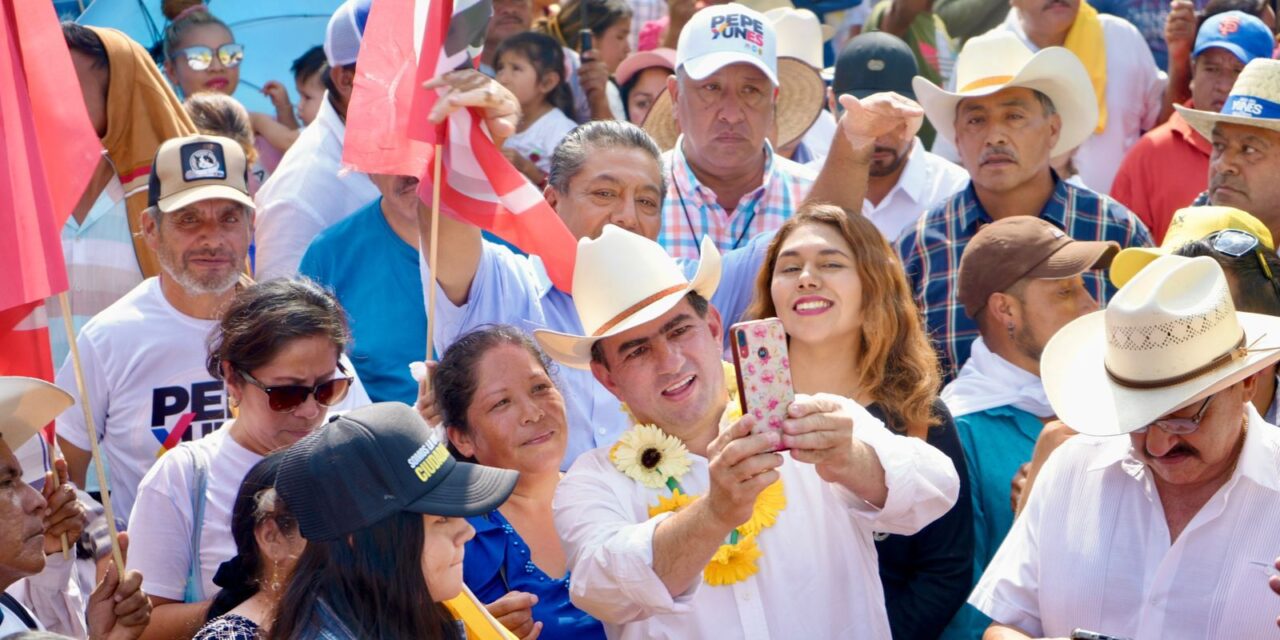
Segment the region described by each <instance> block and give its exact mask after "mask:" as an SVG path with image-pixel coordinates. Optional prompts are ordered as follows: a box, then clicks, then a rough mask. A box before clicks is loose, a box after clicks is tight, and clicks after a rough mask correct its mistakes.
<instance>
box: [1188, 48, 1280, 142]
mask: <svg viewBox="0 0 1280 640" xmlns="http://www.w3.org/2000/svg"><path fill="white" fill-rule="evenodd" d="M1173 108H1175V109H1177V110H1178V113H1180V114H1182V117H1183V118H1184V119H1186V121H1187V124H1189V125H1191V127H1192V128H1194V129H1195V130H1196V131H1199V132H1200V135H1202V136H1204V137H1205V138H1207V139H1208V138H1212V137H1213V127H1214V125H1216V124H1218V123H1219V122H1226V123H1230V124H1242V125H1245V126H1248V127H1259V128H1262V129H1271V130H1272V131H1280V60H1271V59H1266V58H1256V59H1254V60H1253V61H1252V62H1250V63H1249V64H1247V65H1245V67H1244V70H1242V71H1241V72H1240V75H1239V77H1237V78H1236V83H1235V84H1233V85H1231V93H1230V94H1229V95H1227V102H1226V103H1225V104H1223V105H1222V112H1221V113H1214V112H1212V111H1201V110H1199V109H1188V108H1186V107H1184V106H1182V105H1178V104H1175V105H1173Z"/></svg>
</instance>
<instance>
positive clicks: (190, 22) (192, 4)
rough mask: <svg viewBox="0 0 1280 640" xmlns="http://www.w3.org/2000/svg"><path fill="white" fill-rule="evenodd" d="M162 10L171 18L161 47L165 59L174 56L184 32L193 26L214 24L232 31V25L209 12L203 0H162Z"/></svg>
mask: <svg viewBox="0 0 1280 640" xmlns="http://www.w3.org/2000/svg"><path fill="white" fill-rule="evenodd" d="M160 11H162V12H163V13H164V17H165V18H166V19H168V20H169V23H168V24H166V25H165V26H164V39H163V48H162V49H161V52H162V53H163V54H164V59H165V60H170V59H172V58H173V54H174V51H176V50H177V49H178V43H179V42H181V41H182V34H184V33H186V32H187V30H189V29H191V28H192V27H198V26H201V25H206V24H212V25H217V26H219V27H222V28H223V29H226V30H227V33H231V27H228V26H227V23H225V22H223V21H221V20H219V19H218V18H216V17H215V16H214V15H213V14H212V13H209V7H207V6H205V4H204V2H202V1H201V0H161V2H160Z"/></svg>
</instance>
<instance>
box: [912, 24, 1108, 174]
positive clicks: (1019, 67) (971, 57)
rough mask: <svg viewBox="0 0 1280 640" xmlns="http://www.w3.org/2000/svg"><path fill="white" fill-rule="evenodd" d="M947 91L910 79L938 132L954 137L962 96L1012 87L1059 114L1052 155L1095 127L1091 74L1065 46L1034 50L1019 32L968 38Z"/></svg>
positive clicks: (1095, 104) (1077, 142)
mask: <svg viewBox="0 0 1280 640" xmlns="http://www.w3.org/2000/svg"><path fill="white" fill-rule="evenodd" d="M955 83H956V85H955V86H957V87H959V90H958V91H955V92H951V91H947V90H945V89H942V88H941V87H939V86H938V85H935V84H933V83H932V82H930V81H929V80H928V79H927V78H925V77H923V76H916V77H915V78H913V79H912V81H911V85H912V87H914V88H915V91H916V98H917V100H918V101H919V103H920V106H922V107H924V113H925V115H926V116H928V117H929V122H931V123H933V128H934V129H936V130H937V131H938V135H939V136H941V137H943V138H945V139H947V140H951V141H953V142H954V141H955V139H956V128H955V120H956V107H957V106H958V105H959V104H960V101H961V100H963V99H965V98H972V97H979V96H987V95H991V94H993V93H995V92H997V91H1000V90H1002V89H1008V88H1010V87H1025V88H1027V89H1035V90H1036V91H1039V92H1040V93H1043V94H1045V95H1046V96H1048V97H1049V99H1050V100H1052V101H1053V106H1054V107H1056V108H1057V111H1058V114H1059V115H1060V116H1061V117H1062V130H1061V131H1060V132H1059V133H1058V143H1057V144H1056V145H1054V147H1053V150H1052V151H1051V155H1053V156H1054V157H1057V156H1060V155H1062V154H1064V153H1067V152H1068V151H1071V150H1072V149H1075V148H1076V147H1078V146H1080V143H1082V142H1084V141H1085V140H1086V139H1088V137H1089V136H1090V135H1093V129H1094V127H1096V126H1097V125H1098V102H1097V98H1096V97H1094V93H1093V84H1092V83H1091V82H1090V81H1089V72H1088V71H1085V68H1084V64H1082V63H1081V62H1080V59H1079V58H1077V57H1076V54H1074V53H1071V52H1070V51H1068V50H1066V49H1064V48H1063V47H1046V48H1044V49H1041V50H1040V51H1038V52H1036V53H1032V52H1031V50H1030V49H1028V48H1027V46H1026V45H1025V44H1023V43H1022V41H1021V40H1019V39H1018V36H1016V35H1014V34H1012V33H1007V32H1001V33H989V34H986V35H982V36H978V37H976V38H973V39H972V40H969V42H968V43H967V44H965V46H964V49H963V50H961V51H960V57H959V59H958V60H957V61H956V75H955Z"/></svg>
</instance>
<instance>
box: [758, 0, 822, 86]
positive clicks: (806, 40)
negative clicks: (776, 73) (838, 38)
mask: <svg viewBox="0 0 1280 640" xmlns="http://www.w3.org/2000/svg"><path fill="white" fill-rule="evenodd" d="M790 5H791V3H787V4H786V5H784V6H780V7H775V8H772V9H769V10H767V11H764V12H763V13H764V17H765V18H766V19H767V20H768V21H769V22H771V23H773V31H774V33H777V34H778V57H779V58H784V57H785V58H796V59H797V60H800V61H801V62H803V63H805V64H807V65H809V66H811V67H813V68H814V69H817V70H819V72H821V70H822V45H823V43H824V42H826V40H827V38H830V37H831V34H830V32H831V27H830V26H828V25H825V24H822V21H820V20H818V16H817V15H814V13H813V12H812V11H810V10H808V9H796V8H795V7H793V6H790ZM819 77H821V74H819Z"/></svg>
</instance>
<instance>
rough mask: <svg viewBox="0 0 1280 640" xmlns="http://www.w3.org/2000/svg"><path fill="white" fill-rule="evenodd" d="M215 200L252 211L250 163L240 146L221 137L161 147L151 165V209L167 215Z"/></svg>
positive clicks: (169, 142)
mask: <svg viewBox="0 0 1280 640" xmlns="http://www.w3.org/2000/svg"><path fill="white" fill-rule="evenodd" d="M216 198H224V199H227V200H233V201H235V202H239V203H240V204H243V205H245V206H246V207H249V208H250V209H253V198H250V197H249V162H248V161H247V160H246V159H245V156H244V149H242V148H240V144H239V143H237V142H236V141H235V140H232V139H230V138H223V137H221V136H186V137H183V138H172V139H170V140H166V141H165V142H164V144H161V145H160V148H159V149H158V150H156V158H155V161H154V162H152V163H151V183H150V185H149V187H148V193H147V205H148V206H152V207H158V208H159V209H160V210H161V211H163V212H165V213H168V212H170V211H174V210H176V209H181V208H183V207H185V206H187V205H189V204H193V203H196V202H200V201H202V200H213V199H216Z"/></svg>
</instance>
